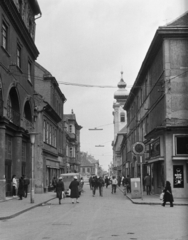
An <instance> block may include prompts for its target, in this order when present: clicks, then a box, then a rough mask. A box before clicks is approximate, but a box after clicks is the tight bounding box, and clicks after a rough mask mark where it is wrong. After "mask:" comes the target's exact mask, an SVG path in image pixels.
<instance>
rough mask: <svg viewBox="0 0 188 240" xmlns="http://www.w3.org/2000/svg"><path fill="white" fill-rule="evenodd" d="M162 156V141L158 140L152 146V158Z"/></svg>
mask: <svg viewBox="0 0 188 240" xmlns="http://www.w3.org/2000/svg"><path fill="white" fill-rule="evenodd" d="M157 156H160V140H159V139H157V140H156V141H154V142H152V143H151V144H150V157H157Z"/></svg>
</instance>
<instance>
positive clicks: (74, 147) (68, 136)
mask: <svg viewBox="0 0 188 240" xmlns="http://www.w3.org/2000/svg"><path fill="white" fill-rule="evenodd" d="M64 127H65V144H66V146H65V147H66V154H65V158H64V161H65V162H66V172H80V164H81V158H80V130H81V129H82V127H81V126H80V125H78V123H77V121H76V115H75V114H74V112H73V110H72V113H71V114H64Z"/></svg>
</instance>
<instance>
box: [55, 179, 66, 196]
mask: <svg viewBox="0 0 188 240" xmlns="http://www.w3.org/2000/svg"><path fill="white" fill-rule="evenodd" d="M62 191H64V183H63V182H62V181H61V180H59V181H58V182H57V185H56V193H57V198H59V200H61V199H62Z"/></svg>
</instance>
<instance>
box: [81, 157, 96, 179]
mask: <svg viewBox="0 0 188 240" xmlns="http://www.w3.org/2000/svg"><path fill="white" fill-rule="evenodd" d="M80 174H81V175H82V176H83V177H87V178H89V177H90V176H91V175H95V165H94V164H93V163H91V162H90V161H89V160H88V154H87V153H85V152H81V165H80Z"/></svg>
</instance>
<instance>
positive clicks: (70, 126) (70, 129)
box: [69, 125, 72, 133]
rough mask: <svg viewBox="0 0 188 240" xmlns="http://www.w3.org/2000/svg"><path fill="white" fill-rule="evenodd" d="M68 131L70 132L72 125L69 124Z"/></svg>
mask: <svg viewBox="0 0 188 240" xmlns="http://www.w3.org/2000/svg"><path fill="white" fill-rule="evenodd" d="M69 132H70V133H71V132H72V125H69Z"/></svg>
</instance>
